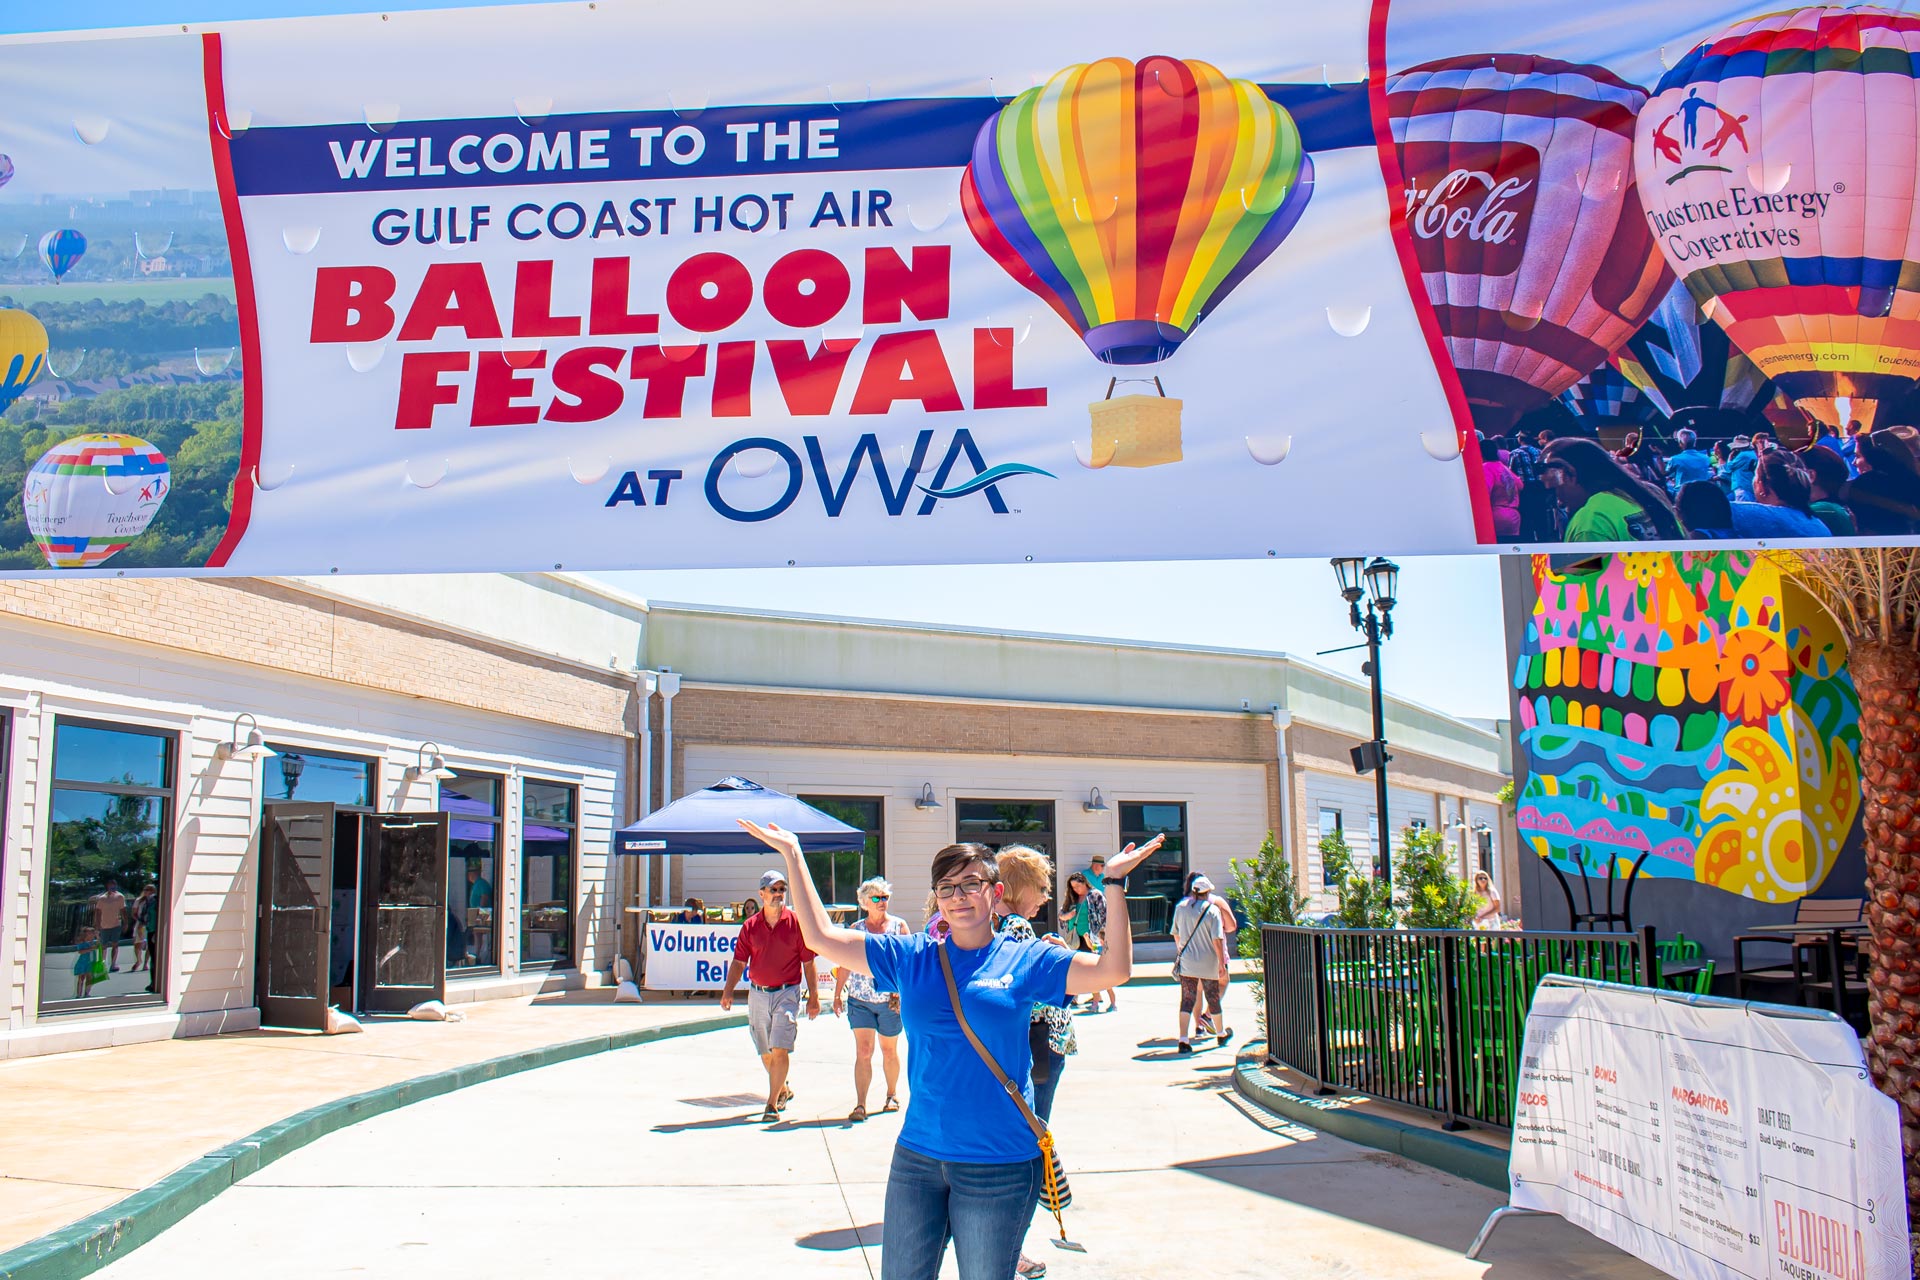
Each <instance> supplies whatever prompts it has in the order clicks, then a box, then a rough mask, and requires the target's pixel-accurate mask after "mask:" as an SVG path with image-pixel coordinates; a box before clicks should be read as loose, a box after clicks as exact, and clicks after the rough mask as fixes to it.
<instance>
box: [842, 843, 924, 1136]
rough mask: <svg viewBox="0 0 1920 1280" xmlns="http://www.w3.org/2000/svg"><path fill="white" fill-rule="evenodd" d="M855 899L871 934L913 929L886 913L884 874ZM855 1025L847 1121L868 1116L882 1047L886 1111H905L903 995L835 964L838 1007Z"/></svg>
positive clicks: (889, 894)
mask: <svg viewBox="0 0 1920 1280" xmlns="http://www.w3.org/2000/svg"><path fill="white" fill-rule="evenodd" d="M854 898H855V900H856V901H858V902H859V903H860V905H861V906H862V907H864V908H866V915H864V916H863V917H861V920H860V927H861V928H863V929H865V930H866V931H867V932H868V933H896V934H897V933H912V932H913V930H912V928H910V927H909V926H908V924H907V922H906V921H905V920H902V919H901V918H900V917H899V916H895V915H888V914H887V904H888V903H889V902H890V901H892V899H893V886H892V885H890V884H888V883H887V882H886V881H885V880H882V879H881V878H880V877H879V876H875V877H873V878H872V879H871V880H866V881H863V882H862V883H861V885H860V888H859V889H858V890H856V891H855V893H854ZM843 1009H844V1010H845V1012H846V1015H847V1025H848V1026H849V1027H852V1028H853V1092H854V1107H853V1111H852V1113H851V1114H849V1115H848V1116H847V1119H848V1120H850V1121H852V1122H853V1123H854V1124H859V1123H860V1122H861V1121H862V1120H865V1119H866V1118H867V1090H869V1089H871V1088H872V1087H873V1050H874V1045H875V1044H876V1043H878V1045H879V1047H880V1069H881V1071H882V1072H883V1073H884V1074H885V1076H886V1080H887V1100H886V1101H885V1102H883V1103H881V1104H880V1109H881V1110H882V1111H898V1110H899V1109H900V1029H901V1023H900V993H899V992H897V991H882V990H881V989H880V988H878V987H876V986H875V985H874V984H873V978H872V977H871V976H870V975H868V974H864V973H856V972H854V971H852V970H850V969H846V968H843V967H836V968H835V969H834V971H833V1011H834V1013H835V1014H836V1015H837V1014H839V1013H840V1012H841V1011H842V1010H843Z"/></svg>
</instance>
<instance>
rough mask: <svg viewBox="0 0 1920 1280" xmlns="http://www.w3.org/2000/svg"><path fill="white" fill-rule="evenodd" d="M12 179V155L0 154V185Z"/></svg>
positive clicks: (4, 184) (2, 185)
mask: <svg viewBox="0 0 1920 1280" xmlns="http://www.w3.org/2000/svg"><path fill="white" fill-rule="evenodd" d="M12 181H13V157H12V156H0V187H4V186H6V185H7V184H8V183H9V182H12Z"/></svg>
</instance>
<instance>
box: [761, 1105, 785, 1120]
mask: <svg viewBox="0 0 1920 1280" xmlns="http://www.w3.org/2000/svg"><path fill="white" fill-rule="evenodd" d="M760 1119H761V1120H762V1121H764V1122H765V1123H767V1124H776V1123H778V1122H779V1120H780V1113H779V1112H778V1111H775V1110H774V1109H773V1108H772V1107H768V1108H767V1109H766V1110H765V1111H763V1112H761V1113H760Z"/></svg>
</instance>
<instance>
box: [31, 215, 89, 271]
mask: <svg viewBox="0 0 1920 1280" xmlns="http://www.w3.org/2000/svg"><path fill="white" fill-rule="evenodd" d="M86 251H87V238H86V237H85V236H83V235H81V234H80V233H79V232H78V231H75V230H74V229H73V228H72V227H63V228H61V229H60V230H58V231H49V232H47V234H45V235H43V236H41V237H40V261H42V262H44V263H46V264H47V270H49V271H51V272H53V278H54V279H55V280H59V279H60V278H61V277H62V276H65V275H66V274H67V272H69V271H71V270H73V264H74V263H76V262H78V261H80V258H81V255H83V254H85V253H86Z"/></svg>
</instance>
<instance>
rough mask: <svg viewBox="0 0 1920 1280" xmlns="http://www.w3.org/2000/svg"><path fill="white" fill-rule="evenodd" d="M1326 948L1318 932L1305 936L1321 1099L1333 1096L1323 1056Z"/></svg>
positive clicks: (1315, 1067) (1326, 1057)
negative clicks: (1326, 1095)
mask: <svg viewBox="0 0 1920 1280" xmlns="http://www.w3.org/2000/svg"><path fill="white" fill-rule="evenodd" d="M1326 945H1327V939H1326V935H1325V934H1322V933H1321V932H1319V931H1318V930H1315V931H1314V932H1313V933H1310V934H1308V935H1307V958H1308V960H1309V961H1310V964H1309V966H1308V967H1309V969H1310V971H1311V972H1310V976H1309V981H1310V982H1311V983H1312V990H1313V1015H1312V1016H1313V1084H1314V1089H1315V1091H1316V1092H1317V1093H1319V1094H1322V1095H1325V1094H1329V1093H1332V1092H1333V1090H1332V1089H1330V1088H1328V1087H1327V1063H1328V1060H1329V1058H1330V1057H1331V1055H1330V1054H1329V1053H1328V1052H1327V989H1326V974H1327V963H1326V961H1327V952H1326Z"/></svg>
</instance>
